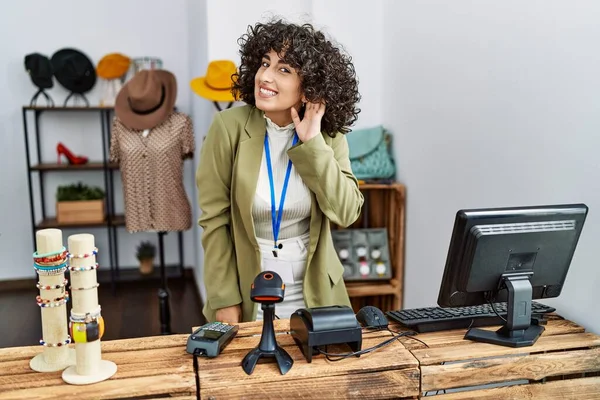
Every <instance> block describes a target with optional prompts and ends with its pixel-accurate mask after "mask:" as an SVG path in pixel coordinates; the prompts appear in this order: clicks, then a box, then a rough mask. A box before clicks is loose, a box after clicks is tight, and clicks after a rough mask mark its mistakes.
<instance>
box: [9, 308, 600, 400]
mask: <svg viewBox="0 0 600 400" xmlns="http://www.w3.org/2000/svg"><path fill="white" fill-rule="evenodd" d="M391 328H392V329H398V330H400V328H399V326H397V325H394V324H392V326H391ZM275 329H276V332H277V341H278V343H279V345H280V346H282V347H283V348H284V349H285V350H286V351H287V352H288V353H289V354H290V356H291V357H292V358H293V360H294V365H293V367H292V369H291V370H290V371H289V372H288V373H287V374H286V375H281V374H280V373H279V369H278V368H277V365H276V364H275V363H274V361H273V360H269V359H267V360H264V361H263V362H260V363H259V364H258V365H257V366H256V368H255V370H254V373H253V374H252V375H246V373H245V372H244V371H243V370H242V368H241V361H242V359H243V357H244V356H245V355H246V354H247V353H248V351H250V350H251V349H253V348H254V347H255V346H256V345H257V344H258V342H259V340H260V335H261V330H262V323H261V322H250V323H244V324H241V325H240V330H239V332H238V335H237V336H236V338H235V339H234V340H233V341H232V342H231V343H230V344H229V345H228V346H227V347H226V348H225V350H224V351H223V353H222V354H221V355H219V356H218V357H217V358H214V359H208V358H198V376H196V374H195V372H194V367H193V362H192V361H193V358H192V356H190V355H189V354H187V353H186V352H185V344H186V340H187V338H188V336H189V335H187V334H183V335H168V336H155V337H146V338H136V339H125V340H114V341H106V342H102V356H103V359H106V360H111V361H113V362H115V363H116V364H117V368H118V369H117V373H116V374H115V375H114V376H113V377H112V378H110V379H109V380H106V381H103V382H99V383H96V384H92V385H85V386H75V385H69V384H66V383H65V382H64V381H63V380H62V378H61V374H62V372H61V371H59V372H52V373H38V372H34V371H32V370H31V369H30V368H29V361H30V360H31V358H33V357H34V356H35V355H37V354H39V353H40V352H41V351H42V350H43V349H42V347H41V346H28V347H17V348H6V349H0V400H7V399H22V398H34V399H61V400H62V399H64V398H65V397H66V396H70V397H75V398H80V399H124V398H140V397H143V398H144V399H150V398H164V397H170V398H175V399H180V400H191V399H195V398H196V393H197V391H199V392H200V394H201V398H202V399H210V400H216V399H225V398H226V399H235V398H244V399H253V398H260V399H271V398H278V399H280V398H286V399H288V398H290V399H291V398H318V399H338V398H361V399H380V398H417V397H420V396H423V395H427V397H430V396H431V395H435V397H436V398H439V399H440V400H446V399H453V400H456V399H495V398H503V399H521V398H550V397H552V396H554V397H560V398H562V399H565V398H566V399H571V398H573V399H575V398H577V399H598V398H600V336H598V335H595V334H592V333H586V332H585V330H584V329H583V327H581V326H579V325H577V324H575V323H573V322H571V321H567V320H564V319H562V318H560V317H558V316H552V317H551V318H550V320H549V322H548V324H547V325H546V330H545V331H544V333H543V334H542V336H541V337H540V338H539V339H538V341H537V342H536V343H535V345H533V346H531V347H522V348H511V347H504V346H497V345H491V344H486V343H477V342H472V341H469V340H464V339H463V337H464V334H465V330H464V329H463V330H452V331H442V332H431V333H423V334H419V335H417V336H416V338H418V339H419V340H421V341H423V343H424V344H422V343H420V342H418V341H416V340H413V339H410V338H409V337H403V338H400V340H399V341H395V342H393V343H392V344H391V345H389V346H386V347H384V348H381V349H378V350H377V351H375V352H373V353H370V354H365V355H362V356H361V357H359V358H358V357H350V358H347V359H345V360H343V361H339V362H332V361H328V360H326V359H325V357H324V356H323V355H318V356H314V357H313V362H312V363H310V364H309V363H308V362H307V361H306V360H305V359H304V356H303V355H302V353H301V352H300V350H299V349H298V347H297V346H296V344H295V343H294V341H293V339H292V337H291V336H290V335H289V333H288V332H287V330H288V329H289V320H276V321H275ZM484 329H497V327H489V328H484ZM390 337H391V334H390V333H389V332H371V331H367V330H363V348H366V347H370V346H373V345H375V344H378V343H381V342H383V341H384V340H385V339H387V338H390ZM329 351H330V352H340V353H345V352H347V351H349V348H347V347H345V346H336V347H333V346H332V348H331V349H329ZM196 382H198V383H199V387H197V385H196ZM488 384H494V385H507V384H510V385H511V386H505V387H498V388H490V387H485V388H482V386H481V385H488ZM436 393H437V395H436Z"/></svg>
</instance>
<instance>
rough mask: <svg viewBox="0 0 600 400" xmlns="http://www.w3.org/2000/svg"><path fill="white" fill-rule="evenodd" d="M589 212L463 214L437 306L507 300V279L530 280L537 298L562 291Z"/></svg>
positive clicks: (549, 209) (542, 209)
mask: <svg viewBox="0 0 600 400" xmlns="http://www.w3.org/2000/svg"><path fill="white" fill-rule="evenodd" d="M587 211H588V208H587V206H585V205H584V204H566V205H553V206H533V207H512V208H489V209H471V210H460V211H458V212H457V214H456V218H455V222H454V229H453V232H452V239H451V242H450V248H449V250H448V257H447V259H446V267H445V270H444V276H443V278H442V283H441V286H440V292H439V296H438V304H439V305H440V306H442V307H457V306H467V305H479V304H484V303H486V302H488V301H489V300H490V299H492V300H493V301H496V302H500V301H507V291H506V288H505V287H504V286H503V276H507V275H510V274H515V273H517V274H518V273H521V274H526V275H527V276H528V277H529V281H530V283H531V286H532V298H533V299H541V298H549V297H557V296H559V295H560V293H561V291H562V287H563V285H564V282H565V279H566V276H567V271H568V270H569V266H570V264H571V259H572V257H573V254H574V252H575V248H576V246H577V242H578V240H579V236H580V234H581V230H582V228H583V224H584V221H585V218H586V215H587Z"/></svg>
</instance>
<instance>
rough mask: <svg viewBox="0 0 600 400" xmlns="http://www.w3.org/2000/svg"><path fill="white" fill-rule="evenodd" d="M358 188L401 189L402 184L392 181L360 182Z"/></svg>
mask: <svg viewBox="0 0 600 400" xmlns="http://www.w3.org/2000/svg"><path fill="white" fill-rule="evenodd" d="M358 188H359V189H364V190H375V189H390V190H391V189H396V190H397V189H403V188H404V185H403V184H401V183H398V182H393V183H360V184H359V185H358Z"/></svg>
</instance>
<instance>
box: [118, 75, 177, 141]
mask: <svg viewBox="0 0 600 400" xmlns="http://www.w3.org/2000/svg"><path fill="white" fill-rule="evenodd" d="M176 99H177V81H176V79H175V75H173V74H172V73H171V72H169V71H166V70H164V69H153V70H148V69H145V70H142V71H140V72H138V73H137V74H135V75H134V76H133V78H131V79H130V80H129V81H127V83H126V84H125V85H124V86H123V88H122V89H121V90H120V91H119V94H118V95H117V99H116V101H115V114H116V116H117V117H118V118H119V119H120V120H121V122H122V123H123V124H124V125H125V126H127V127H128V128H130V129H139V130H143V129H152V128H154V127H155V126H157V125H159V124H161V123H162V122H164V121H165V120H166V119H167V118H168V117H169V115H170V114H171V112H172V111H173V109H174V107H175V100H176Z"/></svg>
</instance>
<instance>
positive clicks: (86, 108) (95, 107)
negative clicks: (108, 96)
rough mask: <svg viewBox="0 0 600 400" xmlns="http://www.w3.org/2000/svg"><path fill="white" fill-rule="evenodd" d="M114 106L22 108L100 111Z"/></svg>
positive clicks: (29, 107) (27, 108)
mask: <svg viewBox="0 0 600 400" xmlns="http://www.w3.org/2000/svg"><path fill="white" fill-rule="evenodd" d="M113 109H114V107H112V106H111V107H101V106H89V107H69V106H67V107H64V106H56V107H47V106H23V110H36V111H101V110H113Z"/></svg>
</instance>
